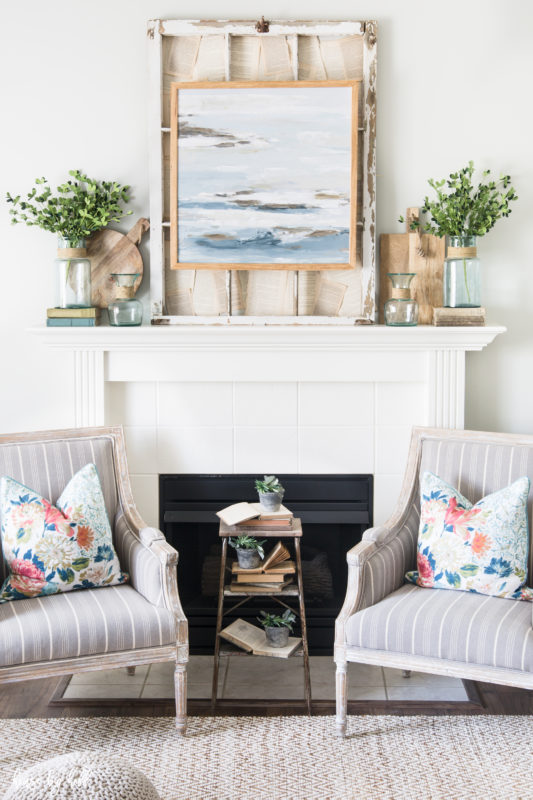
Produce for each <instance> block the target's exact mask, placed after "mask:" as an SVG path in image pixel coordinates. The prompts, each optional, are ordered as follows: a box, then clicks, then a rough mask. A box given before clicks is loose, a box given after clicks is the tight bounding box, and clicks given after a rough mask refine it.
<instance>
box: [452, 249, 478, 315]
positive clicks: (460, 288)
mask: <svg viewBox="0 0 533 800" xmlns="http://www.w3.org/2000/svg"><path fill="white" fill-rule="evenodd" d="M443 288H444V306H445V307H446V308H479V307H480V306H481V266H480V262H479V258H478V257H477V248H476V237H475V236H450V238H449V242H448V252H447V255H446V258H445V259H444V287H443Z"/></svg>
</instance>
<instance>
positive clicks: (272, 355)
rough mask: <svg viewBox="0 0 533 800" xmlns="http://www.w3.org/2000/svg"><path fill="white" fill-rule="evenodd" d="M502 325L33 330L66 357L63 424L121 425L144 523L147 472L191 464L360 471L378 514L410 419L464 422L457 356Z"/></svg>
mask: <svg viewBox="0 0 533 800" xmlns="http://www.w3.org/2000/svg"><path fill="white" fill-rule="evenodd" d="M504 331H505V328H503V327H495V326H492V327H479V328H478V327H470V328H436V327H432V326H419V327H416V328H404V329H398V328H390V327H385V326H380V325H373V326H360V327H358V326H353V327H348V326H346V327H344V326H331V327H329V326H318V325H317V326H309V325H307V326H298V325H291V326H272V327H270V326H268V325H265V326H261V327H255V326H250V327H247V326H235V327H234V326H223V325H221V326H220V327H217V326H208V327H201V326H196V325H194V326H193V325H191V326H178V327H168V328H166V327H150V326H146V327H144V326H143V327H140V328H123V329H120V328H110V327H104V326H102V327H97V328H72V329H70V330H66V329H65V328H34V329H32V332H33V333H35V334H36V335H38V336H39V338H40V339H41V341H42V342H43V343H44V344H46V345H47V346H48V347H50V348H53V349H54V350H61V351H67V352H66V353H64V355H66V356H67V358H68V357H70V358H71V359H72V367H73V372H74V377H75V391H74V394H73V408H72V418H73V420H74V422H75V425H77V426H86V425H102V424H123V425H124V428H125V433H126V444H127V449H128V460H129V466H130V471H131V476H132V483H133V489H134V495H135V497H136V501H137V502H138V504H139V506H140V509H141V513H142V514H143V515H144V517H145V519H146V520H147V522H148V523H149V524H154V525H157V522H158V512H157V506H158V497H157V476H158V474H159V473H193V472H196V473H210V474H213V473H243V472H252V473H256V472H257V473H262V472H268V473H278V472H279V473H283V472H285V473H287V472H303V473H305V472H307V473H335V472H338V473H372V474H374V481H375V483H374V521H375V523H377V524H379V523H381V522H383V521H384V520H385V519H386V518H387V516H388V514H389V512H390V511H391V509H392V508H393V506H394V502H395V499H396V497H397V495H398V492H399V488H400V484H401V479H402V475H403V470H404V465H405V459H406V455H407V447H408V442H409V435H410V430H411V427H412V426H413V425H433V426H440V427H447V428H463V427H464V402H465V353H466V352H467V351H473V350H482V349H483V348H484V347H486V345H488V344H490V342H492V341H493V339H494V338H495V337H496V336H497V335H498V334H499V333H503V332H504ZM68 354H70V356H69V355H68Z"/></svg>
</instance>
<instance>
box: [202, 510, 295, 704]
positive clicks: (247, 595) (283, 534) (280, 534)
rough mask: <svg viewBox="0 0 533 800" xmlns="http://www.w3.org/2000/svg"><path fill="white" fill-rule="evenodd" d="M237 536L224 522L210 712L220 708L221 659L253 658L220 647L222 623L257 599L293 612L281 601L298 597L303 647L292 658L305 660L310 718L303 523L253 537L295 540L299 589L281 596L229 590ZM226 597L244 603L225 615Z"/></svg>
mask: <svg viewBox="0 0 533 800" xmlns="http://www.w3.org/2000/svg"><path fill="white" fill-rule="evenodd" d="M233 535H234V532H233V529H230V528H228V527H227V525H225V524H224V523H223V522H221V523H220V529H219V536H220V537H221V539H222V558H221V561H220V582H219V589H218V608H217V627H216V636H215V655H214V669H213V686H212V690H211V708H212V711H213V713H214V712H215V710H216V704H217V696H218V673H219V667H220V658H221V656H233V655H242V656H251V655H252V654H251V653H245V652H244V651H242V650H239V649H238V648H235V649H233V648H232V647H231V646H228V643H226V642H224V646H223V647H221V644H220V639H221V636H220V631H221V630H222V621H223V618H224V617H225V616H226V615H227V614H228V613H229V612H230V611H234V610H235V609H236V608H239V606H242V605H244V603H247V602H248V600H250V599H251V598H254V597H264V598H266V599H268V600H273V601H274V602H276V603H279V605H282V606H284V607H285V608H290V609H291V611H295V609H293V608H292V607H291V606H288V605H287V604H286V603H284V602H283V600H282V599H281V598H283V597H296V598H298V611H296V612H295V613H296V614H297V615H298V616H299V618H300V627H301V631H302V644H301V645H300V647H299V648H298V649H297V650H296V651H295V652H294V653H293V654H292V655H293V656H301V657H303V667H304V686H305V702H306V706H307V712H308V713H309V714H311V675H310V671H309V647H308V643H307V624H306V618H305V602H304V589H303V579H302V558H301V553H300V539H301V537H302V523H301V521H300V520H299V519H294V520H293V529H292V530H291V531H276V530H272V529H267V530H260V529H255V530H254V535H257V536H259V537H264V538H268V539H274V538H275V539H283V538H285V539H287V538H292V539H293V543H294V554H295V561H296V579H297V585H296V586H288V587H286V588H285V589H281V590H280V591H279V592H275V591H272V592H269V593H268V594H266V593H265V592H260V593H259V592H252V591H250V592H245V591H243V592H232V591H230V590H229V589H228V588H227V587H226V564H227V556H228V539H229V537H230V536H233ZM226 597H240V598H241V599H240V600H239V601H238V602H237V603H234V604H233V605H232V606H231V607H230V608H228V609H227V610H226V611H224V599H225V598H226Z"/></svg>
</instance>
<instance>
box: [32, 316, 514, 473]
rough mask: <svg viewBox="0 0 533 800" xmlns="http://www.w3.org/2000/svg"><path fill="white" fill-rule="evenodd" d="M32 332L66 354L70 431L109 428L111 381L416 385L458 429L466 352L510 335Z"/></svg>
mask: <svg viewBox="0 0 533 800" xmlns="http://www.w3.org/2000/svg"><path fill="white" fill-rule="evenodd" d="M30 330H31V332H32V333H33V334H34V335H35V336H36V337H37V338H38V339H39V340H40V342H41V343H42V344H43V345H44V346H45V347H48V348H51V349H53V350H55V351H62V352H63V353H64V354H65V356H66V357H67V358H68V357H69V356H70V359H71V364H72V366H71V370H72V372H71V374H72V376H73V384H74V409H73V411H74V414H73V416H74V420H75V424H76V425H81V426H84V425H101V424H103V423H104V422H105V403H104V397H105V385H106V383H108V382H114V381H120V382H135V383H139V382H156V383H158V382H159V383H168V382H178V383H179V382H181V383H187V382H196V383H198V382H200V383H202V382H203V383H206V382H207V383H213V384H214V385H216V383H217V382H219V383H224V384H227V383H228V382H233V383H239V382H245V383H248V384H249V383H254V382H255V383H261V384H263V386H264V387H265V390H266V391H268V390H267V389H266V386H267V385H268V384H272V383H276V382H277V383H280V382H282V383H283V382H287V383H290V382H292V383H311V384H313V385H316V384H320V383H322V384H324V383H333V384H336V383H339V382H341V383H343V382H353V381H359V382H366V383H374V384H376V385H377V384H380V383H385V384H387V385H389V386H392V385H393V384H394V383H402V384H404V383H405V382H411V383H415V384H416V385H417V386H418V387H421V389H420V390H421V391H423V392H425V393H426V395H427V398H428V400H427V402H428V405H427V413H426V415H425V419H426V421H427V422H428V423H430V424H432V425H436V426H443V427H454V428H462V427H464V398H465V358H466V353H467V352H468V351H476V350H483V348H484V347H486V346H487V345H489V344H490V343H491V342H492V341H493V340H494V339H495V338H496V336H498V334H500V333H504V332H505V330H506V329H505V328H504V327H501V326H487V327H468V328H463V327H461V328H459V327H457V328H440V327H433V326H431V325H420V326H418V327H415V328H393V327H387V326H385V325H364V326H348V325H335V326H333V325H332V326H324V325H313V326H310V325H301V326H299V325H272V326H269V325H261V326H255V325H251V326H244V325H235V326H229V325H224V324H223V323H222V324H221V325H220V326H198V325H180V326H168V327H167V326H165V327H158V326H154V327H151V326H149V325H146V326H141V327H138V328H112V327H109V326H101V327H96V328H46V327H44V326H43V327H39V328H31V329H30ZM424 387H425V388H424ZM215 391H216V389H215ZM278 471H281V470H278Z"/></svg>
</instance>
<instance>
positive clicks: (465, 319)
mask: <svg viewBox="0 0 533 800" xmlns="http://www.w3.org/2000/svg"><path fill="white" fill-rule="evenodd" d="M484 324H485V309H484V308H483V307H480V308H434V309H433V325H436V326H443V327H459V326H465V327H467V326H472V325H484Z"/></svg>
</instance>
